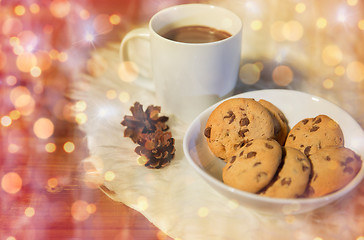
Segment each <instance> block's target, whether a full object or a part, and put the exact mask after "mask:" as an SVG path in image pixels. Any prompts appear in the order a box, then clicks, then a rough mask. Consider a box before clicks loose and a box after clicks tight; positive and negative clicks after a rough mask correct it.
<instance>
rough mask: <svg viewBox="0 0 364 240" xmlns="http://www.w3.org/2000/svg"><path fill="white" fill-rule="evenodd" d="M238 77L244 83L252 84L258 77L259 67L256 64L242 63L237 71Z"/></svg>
mask: <svg viewBox="0 0 364 240" xmlns="http://www.w3.org/2000/svg"><path fill="white" fill-rule="evenodd" d="M239 79H240V81H241V82H243V83H244V84H248V85H253V84H255V83H257V82H258V81H259V79H260V68H259V67H258V65H257V64H252V63H247V64H244V65H243V66H242V67H241V68H240V71H239Z"/></svg>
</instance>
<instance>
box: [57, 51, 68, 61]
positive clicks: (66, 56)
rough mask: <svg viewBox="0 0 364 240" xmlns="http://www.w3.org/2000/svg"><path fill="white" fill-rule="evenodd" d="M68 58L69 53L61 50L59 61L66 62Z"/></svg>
mask: <svg viewBox="0 0 364 240" xmlns="http://www.w3.org/2000/svg"><path fill="white" fill-rule="evenodd" d="M67 60H68V54H67V53H65V52H61V53H59V54H58V61H60V62H66V61H67Z"/></svg>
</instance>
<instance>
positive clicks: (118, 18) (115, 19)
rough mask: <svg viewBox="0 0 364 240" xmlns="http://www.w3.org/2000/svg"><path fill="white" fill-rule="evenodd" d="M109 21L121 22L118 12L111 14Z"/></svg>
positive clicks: (113, 22)
mask: <svg viewBox="0 0 364 240" xmlns="http://www.w3.org/2000/svg"><path fill="white" fill-rule="evenodd" d="M109 21H110V23H111V24H112V25H118V24H119V23H120V22H121V18H120V16H119V15H117V14H113V15H111V16H110V18H109Z"/></svg>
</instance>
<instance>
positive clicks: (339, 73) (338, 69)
mask: <svg viewBox="0 0 364 240" xmlns="http://www.w3.org/2000/svg"><path fill="white" fill-rule="evenodd" d="M334 72H335V74H336V75H337V76H342V75H344V74H345V68H344V67H343V66H337V67H335V70H334Z"/></svg>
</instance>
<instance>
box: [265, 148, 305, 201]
mask: <svg viewBox="0 0 364 240" xmlns="http://www.w3.org/2000/svg"><path fill="white" fill-rule="evenodd" d="M283 153H284V154H283V155H284V156H283V160H282V161H283V163H282V168H281V169H280V170H279V172H278V175H277V176H276V177H275V179H274V180H273V181H272V182H271V183H270V184H269V185H268V186H267V188H266V189H265V190H264V191H263V192H262V193H261V195H263V196H267V197H276V198H297V197H299V196H301V195H302V194H303V193H304V192H305V190H306V188H307V185H308V182H309V180H310V176H311V163H310V160H308V158H307V157H306V155H305V154H303V153H302V152H301V151H299V150H298V149H295V148H291V147H285V148H284V149H283Z"/></svg>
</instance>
